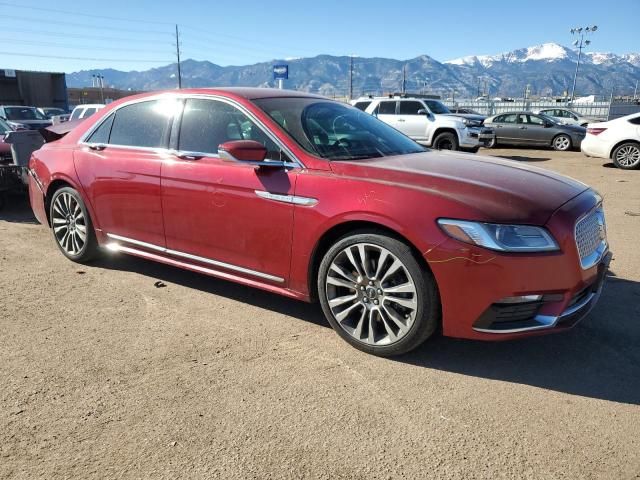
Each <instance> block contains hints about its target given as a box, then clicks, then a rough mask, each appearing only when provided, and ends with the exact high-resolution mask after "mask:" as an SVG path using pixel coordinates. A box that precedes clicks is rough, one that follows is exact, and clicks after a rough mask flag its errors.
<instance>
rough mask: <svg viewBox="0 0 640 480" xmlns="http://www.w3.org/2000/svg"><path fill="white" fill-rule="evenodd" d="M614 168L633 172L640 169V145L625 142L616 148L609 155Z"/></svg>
mask: <svg viewBox="0 0 640 480" xmlns="http://www.w3.org/2000/svg"><path fill="white" fill-rule="evenodd" d="M611 158H612V160H613V163H614V164H615V166H616V167H618V168H622V169H624V170H635V169H638V168H640V144H638V143H636V142H626V143H623V144H622V145H619V146H618V147H616V149H615V150H614V151H613V155H611Z"/></svg>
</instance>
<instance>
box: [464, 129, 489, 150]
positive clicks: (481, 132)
mask: <svg viewBox="0 0 640 480" xmlns="http://www.w3.org/2000/svg"><path fill="white" fill-rule="evenodd" d="M494 135H495V134H494V132H493V130H492V129H491V128H487V127H467V128H465V129H462V130H459V131H458V138H459V139H460V146H461V147H462V148H475V147H484V146H486V145H488V144H489V143H491V141H492V140H493V137H494Z"/></svg>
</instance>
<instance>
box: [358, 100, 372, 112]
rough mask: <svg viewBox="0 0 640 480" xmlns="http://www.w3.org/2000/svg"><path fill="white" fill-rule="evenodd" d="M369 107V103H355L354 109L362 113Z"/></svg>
mask: <svg viewBox="0 0 640 480" xmlns="http://www.w3.org/2000/svg"><path fill="white" fill-rule="evenodd" d="M369 105H371V102H356V104H355V105H354V107H356V108H357V109H358V110H362V111H363V112H364V111H365V110H366V109H367V107H368V106H369Z"/></svg>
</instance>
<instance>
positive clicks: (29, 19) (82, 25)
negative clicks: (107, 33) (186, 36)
mask: <svg viewBox="0 0 640 480" xmlns="http://www.w3.org/2000/svg"><path fill="white" fill-rule="evenodd" d="M2 18H3V19H6V18H8V19H12V20H18V21H21V22H30V23H33V22H41V23H43V20H41V19H39V18H33V17H21V16H18V15H5V14H4V13H3V14H2ZM56 24H58V25H69V26H71V27H79V28H91V29H95V28H96V25H94V24H92V25H89V24H87V23H76V22H65V21H61V20H56ZM109 30H111V31H114V32H128V33H137V34H140V33H142V34H146V35H165V36H166V35H171V34H170V33H169V32H160V31H157V30H140V29H137V30H134V29H131V28H117V27H111V26H110V27H109Z"/></svg>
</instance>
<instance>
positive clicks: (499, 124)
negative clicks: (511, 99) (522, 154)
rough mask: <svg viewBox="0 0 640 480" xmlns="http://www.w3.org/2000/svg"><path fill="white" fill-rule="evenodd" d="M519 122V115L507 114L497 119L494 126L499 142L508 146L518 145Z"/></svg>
mask: <svg viewBox="0 0 640 480" xmlns="http://www.w3.org/2000/svg"><path fill="white" fill-rule="evenodd" d="M517 120H518V115H517V114H515V113H507V114H504V115H499V116H497V117H496V118H495V120H494V122H493V124H492V126H493V127H494V131H495V134H496V141H497V142H500V143H506V144H511V143H517V135H518V124H517V123H516V122H517Z"/></svg>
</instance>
